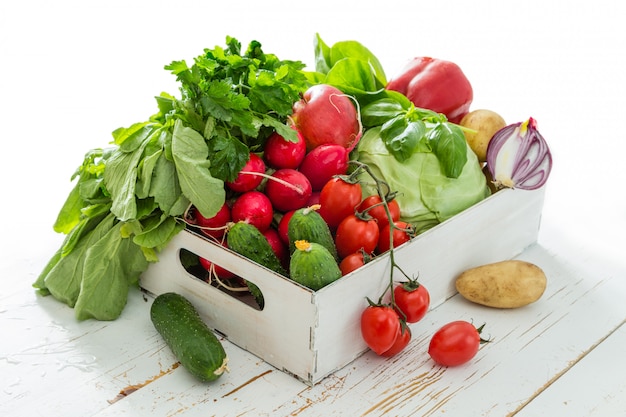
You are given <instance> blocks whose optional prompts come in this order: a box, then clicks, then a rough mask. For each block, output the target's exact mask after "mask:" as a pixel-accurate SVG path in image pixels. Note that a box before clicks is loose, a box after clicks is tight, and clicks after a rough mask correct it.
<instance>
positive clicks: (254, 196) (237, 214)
mask: <svg viewBox="0 0 626 417" xmlns="http://www.w3.org/2000/svg"><path fill="white" fill-rule="evenodd" d="M314 52H315V63H316V67H315V70H314V71H306V70H305V67H304V64H302V62H300V61H295V60H281V59H279V58H278V57H277V56H276V55H273V54H268V53H265V52H264V51H263V49H262V47H261V44H260V43H259V42H257V41H253V42H251V43H250V44H249V45H248V47H247V48H246V49H242V45H241V44H240V43H239V42H238V41H237V40H236V39H235V38H232V37H227V38H226V46H225V47H219V46H216V47H215V48H213V49H205V50H204V52H203V53H202V54H201V55H199V56H198V57H196V58H195V59H194V61H193V64H192V65H188V64H187V63H186V62H185V61H174V62H172V63H170V64H169V65H167V66H166V67H165V68H166V69H167V70H169V71H170V72H171V73H172V74H173V75H175V76H176V78H177V80H178V81H179V83H180V97H178V98H177V97H175V96H173V95H170V94H167V93H162V94H161V95H159V96H158V97H156V102H157V112H156V113H155V114H153V115H151V116H150V117H148V118H147V120H145V121H141V122H138V123H135V124H133V125H131V126H129V127H125V128H119V129H117V130H115V131H114V132H113V146H112V147H110V148H98V149H93V150H90V151H89V152H87V154H86V155H85V158H84V160H83V162H82V164H81V165H80V166H79V167H78V169H77V170H76V172H75V173H74V175H73V176H72V180H76V184H75V186H74V188H73V190H72V191H71V193H70V195H69V196H68V198H67V200H66V202H65V204H64V205H63V207H62V208H61V211H60V213H59V215H58V218H57V220H56V222H55V224H54V230H55V231H57V232H60V233H64V234H66V235H67V237H66V239H65V241H64V243H63V245H62V246H61V247H60V248H59V250H58V251H57V252H56V253H55V254H54V256H53V257H52V258H51V260H50V261H49V263H48V264H47V265H46V267H45V268H44V270H43V271H42V273H41V274H40V276H39V277H38V279H37V280H36V282H35V283H34V284H33V285H34V287H35V288H37V289H38V290H39V291H40V292H41V293H42V294H46V295H47V294H51V295H52V296H54V297H55V298H57V299H58V300H60V301H62V302H64V303H66V304H67V305H69V306H70V307H73V308H74V309H75V314H76V317H77V318H78V319H80V320H84V319H88V318H94V319H98V320H114V319H116V318H117V317H118V316H119V315H120V313H121V312H122V310H123V308H124V306H125V304H126V299H127V295H128V291H129V289H130V288H131V287H135V286H137V283H138V280H139V276H140V275H141V273H142V272H143V271H145V270H146V268H147V267H148V264H149V263H151V262H156V261H158V258H159V251H160V250H161V249H162V248H164V247H165V246H166V245H167V244H168V242H169V241H170V240H171V238H172V237H173V236H174V235H175V234H177V233H179V232H180V231H181V230H183V229H185V228H187V229H190V230H195V231H196V232H197V233H201V234H202V235H204V236H205V237H206V238H207V239H211V240H213V241H215V242H216V243H219V244H221V245H223V246H224V247H227V248H229V249H231V250H233V251H235V252H238V253H239V254H242V255H244V256H246V257H248V258H249V259H251V260H253V261H254V262H257V263H258V264H260V265H263V266H264V267H266V268H269V269H271V270H273V271H275V272H276V273H278V274H281V275H283V276H285V277H288V278H290V279H292V280H293V281H295V282H297V283H299V284H301V285H303V286H306V287H309V288H311V289H312V290H318V289H320V288H322V287H324V286H326V285H328V284H330V283H332V282H334V281H335V280H337V279H340V278H341V277H342V276H343V275H346V274H348V273H350V272H352V271H354V270H356V269H358V268H360V267H361V266H363V265H364V264H366V263H367V262H369V261H370V260H371V259H373V258H374V257H376V256H380V255H382V254H389V258H390V260H391V262H392V273H391V277H389V286H388V288H387V290H386V291H385V293H384V294H381V295H380V298H379V300H378V301H377V302H373V301H371V300H370V306H369V307H368V308H367V309H366V310H365V311H364V313H363V318H362V330H363V337H364V339H365V340H366V342H367V343H368V345H369V346H371V347H372V349H373V350H375V351H376V352H377V353H379V354H381V355H391V354H394V353H397V352H399V351H400V350H402V348H403V347H404V346H406V344H407V343H408V342H409V340H410V329H409V327H408V326H407V323H414V322H416V321H418V320H420V319H421V318H422V317H423V316H424V314H425V313H426V311H427V310H428V306H429V302H430V300H429V295H428V291H427V290H426V289H425V288H424V287H423V286H421V285H420V284H419V283H418V282H417V281H416V280H415V279H414V277H411V276H409V275H407V274H406V273H404V271H402V268H401V265H397V264H395V261H394V257H393V251H394V248H395V247H397V246H399V245H401V244H403V243H405V242H408V241H410V240H411V239H412V238H413V237H415V236H416V235H418V234H420V233H422V232H423V231H425V230H428V229H430V228H432V227H433V226H435V225H437V224H439V223H441V222H442V221H445V220H446V219H448V218H450V217H452V216H454V215H456V214H458V213H459V212H461V211H463V210H465V209H467V208H468V207H470V206H472V205H474V204H476V203H477V202H479V201H481V200H483V199H484V198H486V197H487V196H489V195H490V194H491V193H492V192H494V191H497V190H498V189H499V187H517V188H522V189H532V188H538V187H541V186H542V185H543V184H544V183H545V181H546V180H547V177H548V175H549V173H550V169H551V164H552V161H551V156H550V152H549V150H548V148H547V145H546V143H545V140H544V139H543V137H542V136H541V135H540V134H539V132H538V131H537V129H536V121H535V120H534V119H532V118H530V119H528V120H527V121H525V122H523V123H516V124H512V125H506V124H505V122H504V120H503V119H502V118H501V117H500V116H499V115H497V113H495V112H492V111H488V110H482V109H481V110H474V111H470V106H471V102H472V98H473V91H472V87H471V84H470V83H469V81H468V80H467V78H466V77H465V75H464V74H463V72H462V71H461V69H460V68H459V67H458V66H457V65H456V64H454V63H451V62H448V61H442V60H438V59H432V58H427V57H420V58H416V59H414V60H412V61H411V62H410V63H409V64H408V65H407V67H406V68H405V69H404V70H403V71H402V73H401V74H398V76H397V77H396V78H394V79H391V80H388V79H387V77H386V74H385V72H384V70H383V67H382V65H381V63H380V62H379V61H378V59H377V58H376V57H375V56H374V55H373V54H372V53H371V52H370V51H369V50H368V49H367V48H366V47H364V46H363V45H361V44H360V43H358V42H356V41H343V42H338V43H336V44H334V45H332V46H329V45H327V44H325V43H324V42H323V41H322V39H321V38H320V37H319V36H317V37H316V43H315V50H314ZM487 178H489V179H487ZM184 255H185V259H183V263H185V264H186V265H187V266H190V265H194V264H195V265H196V266H200V267H201V270H202V271H203V273H202V277H203V279H206V280H207V281H209V282H210V283H211V284H213V285H217V286H222V287H224V288H227V289H229V290H237V291H247V292H250V293H251V294H252V295H253V297H254V299H255V301H256V303H257V305H258V307H259V308H261V309H262V308H263V294H262V293H261V292H260V291H259V289H258V288H257V287H256V286H255V285H254V284H253V283H252V282H248V281H247V280H246V277H237V276H235V275H234V274H233V273H231V272H229V271H227V270H224V269H223V268H221V267H220V266H219V265H216V264H214V262H212V260H208V259H203V258H199V257H197V256H195V255H193V254H189V253H188V254H184ZM394 271H395V272H397V273H400V276H401V280H398V279H396V278H394ZM398 282H400V283H398ZM181 308H182V307H181ZM185 308H186V307H185ZM385 326H386V327H385ZM166 330H167V329H166ZM381 332H382V333H385V332H386V336H385V337H381V336H380V334H381ZM174 339H176V337H174Z"/></svg>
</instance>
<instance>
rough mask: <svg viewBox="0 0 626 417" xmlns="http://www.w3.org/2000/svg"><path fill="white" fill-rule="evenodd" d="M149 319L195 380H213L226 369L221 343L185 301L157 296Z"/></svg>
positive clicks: (174, 296)
mask: <svg viewBox="0 0 626 417" xmlns="http://www.w3.org/2000/svg"><path fill="white" fill-rule="evenodd" d="M150 319H151V320H152V324H153V325H154V327H155V328H156V329H157V331H158V332H159V334H160V335H161V336H162V337H163V339H164V340H165V343H166V344H167V345H168V346H169V348H170V349H171V350H172V352H173V353H174V356H176V358H177V359H178V360H179V361H180V364H181V365H182V366H183V368H185V369H187V371H189V373H191V374H192V375H194V376H195V377H196V378H198V379H200V380H201V381H213V380H216V379H217V378H219V377H220V376H222V374H223V373H224V371H227V370H228V366H227V363H228V357H227V356H226V352H225V351H224V347H223V346H222V343H221V342H220V341H219V339H218V338H217V336H216V335H215V333H213V331H211V329H209V328H208V327H207V325H206V324H205V323H204V321H202V319H201V318H200V315H199V314H198V312H197V310H196V309H195V307H194V306H193V304H191V302H190V301H189V300H188V299H187V298H185V297H183V296H182V295H180V294H177V293H174V292H167V293H163V294H160V295H158V296H157V297H156V298H155V299H154V302H153V303H152V306H151V307H150Z"/></svg>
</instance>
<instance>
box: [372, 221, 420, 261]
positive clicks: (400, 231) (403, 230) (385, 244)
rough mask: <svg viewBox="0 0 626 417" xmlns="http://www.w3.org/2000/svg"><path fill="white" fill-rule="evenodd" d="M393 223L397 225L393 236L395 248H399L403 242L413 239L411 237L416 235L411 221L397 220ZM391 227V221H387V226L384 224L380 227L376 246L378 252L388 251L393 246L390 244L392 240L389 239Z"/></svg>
mask: <svg viewBox="0 0 626 417" xmlns="http://www.w3.org/2000/svg"><path fill="white" fill-rule="evenodd" d="M393 224H394V225H395V226H396V227H395V228H394V229H393V236H392V238H393V247H394V248H397V247H398V246H400V245H401V244H403V243H405V242H408V241H409V240H411V237H413V236H414V235H415V233H414V232H413V226H411V225H410V224H409V223H407V222H403V221H397V222H394V223H393ZM390 229H391V226H390V225H389V223H387V224H386V225H385V226H383V227H382V228H381V229H380V236H379V238H378V245H377V246H376V249H377V251H378V253H384V252H387V251H388V250H389V248H390V247H391V246H390V245H389V244H390V241H389V232H390Z"/></svg>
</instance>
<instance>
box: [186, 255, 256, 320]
mask: <svg viewBox="0 0 626 417" xmlns="http://www.w3.org/2000/svg"><path fill="white" fill-rule="evenodd" d="M179 260H180V263H181V265H182V267H183V268H184V269H185V270H186V271H187V272H188V273H189V274H190V275H191V277H190V279H198V280H200V281H203V282H205V283H206V284H207V285H211V286H213V287H215V288H217V289H219V290H220V291H222V292H223V293H225V294H227V295H229V296H231V297H233V298H234V299H236V300H238V301H240V302H242V303H244V304H246V305H248V306H250V307H252V308H254V309H255V310H259V311H261V310H263V307H264V306H265V305H264V298H263V293H262V292H261V290H260V289H259V287H257V286H256V285H254V284H253V283H252V282H250V281H248V280H246V279H244V278H242V277H240V276H238V275H236V274H234V273H232V272H230V271H228V270H227V269H225V268H223V267H221V266H219V265H217V264H216V263H215V262H212V261H209V260H208V259H204V258H202V257H201V256H199V255H196V254H195V253H193V252H191V251H190V250H187V249H184V248H181V249H180V252H179Z"/></svg>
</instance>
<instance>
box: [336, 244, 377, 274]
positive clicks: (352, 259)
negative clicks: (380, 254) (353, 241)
mask: <svg viewBox="0 0 626 417" xmlns="http://www.w3.org/2000/svg"><path fill="white" fill-rule="evenodd" d="M369 260H370V256H369V255H368V254H366V253H364V252H363V251H362V250H360V251H358V252H354V253H351V254H350V255H348V256H346V257H345V258H343V259H342V260H341V262H340V263H339V269H340V270H341V276H344V275H348V274H349V273H350V272H352V271H354V270H356V269H359V268H360V267H362V266H363V265H365V264H366V263H367V262H369Z"/></svg>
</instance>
